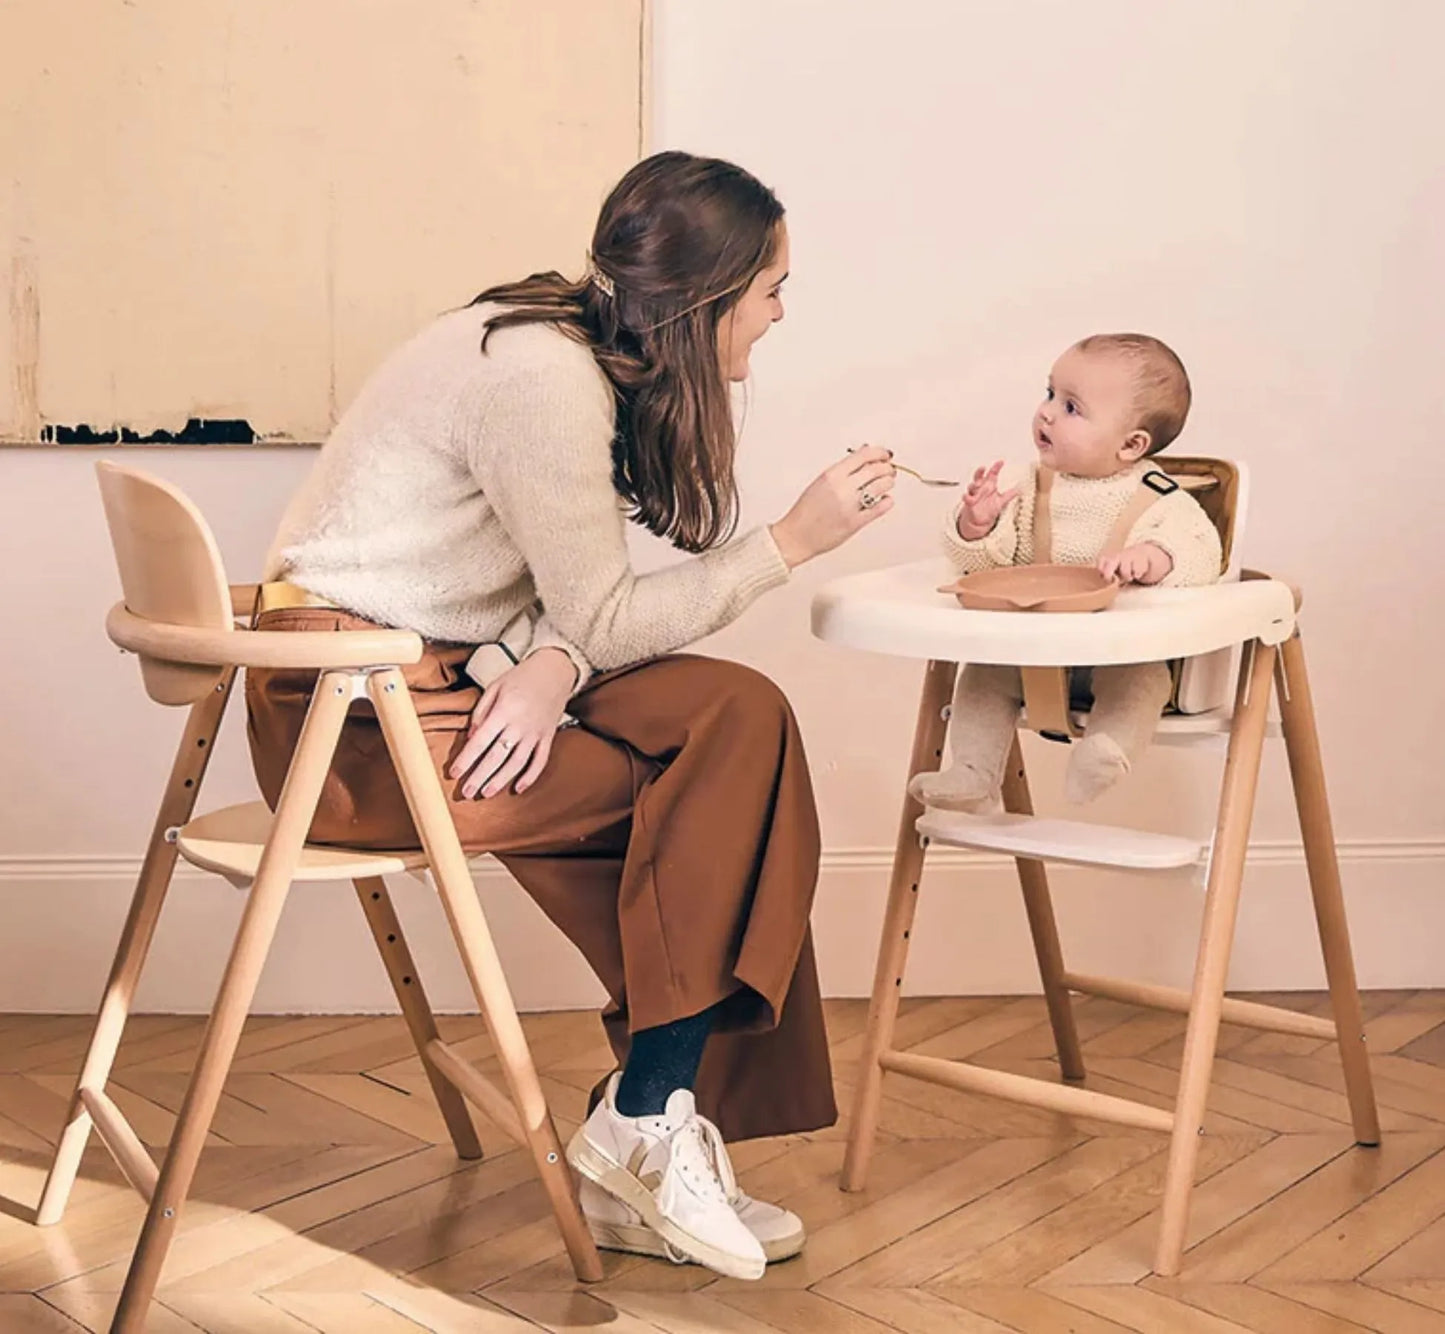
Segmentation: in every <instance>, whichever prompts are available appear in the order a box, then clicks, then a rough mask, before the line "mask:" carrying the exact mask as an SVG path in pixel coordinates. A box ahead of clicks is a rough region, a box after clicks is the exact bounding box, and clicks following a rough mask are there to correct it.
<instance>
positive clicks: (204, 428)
mask: <svg viewBox="0 0 1445 1334" xmlns="http://www.w3.org/2000/svg"><path fill="white" fill-rule="evenodd" d="M40 438H41V440H42V441H44V442H45V443H46V444H47V445H254V444H255V443H256V440H257V436H256V432H255V430H254V429H253V428H252V426H251V423H250V422H248V421H247V420H246V419H245V418H244V417H232V418H225V417H215V418H209V419H208V418H203V417H191V418H190V419H189V420H188V421H187V422H186V424H185V425H184V426H183V427H182V428H181V429H180V430H179V431H151V432H149V433H148V434H146V435H141V434H140V432H139V431H133V430H131V428H130V427H129V426H122V427H119V428H116V427H114V426H112V427H111V428H110V429H109V430H105V431H97V430H96V429H95V428H94V427H93V426H89V425H87V424H86V423H85V422H81V423H80V424H79V425H77V426H60V425H57V424H53V423H52V424H49V425H47V426H45V427H43V428H42V429H41V432H40Z"/></svg>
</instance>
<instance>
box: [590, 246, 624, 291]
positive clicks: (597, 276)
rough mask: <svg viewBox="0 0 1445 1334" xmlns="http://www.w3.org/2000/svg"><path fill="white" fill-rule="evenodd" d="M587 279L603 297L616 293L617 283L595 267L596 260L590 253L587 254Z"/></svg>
mask: <svg viewBox="0 0 1445 1334" xmlns="http://www.w3.org/2000/svg"><path fill="white" fill-rule="evenodd" d="M587 281H588V282H589V283H591V284H592V286H593V287H595V288H596V289H597V290H598V291H599V292H601V293H602V295H603V296H605V297H609V298H611V297H615V296H616V295H617V284H616V283H614V282H613V281H612V279H611V278H609V277H608V276H607V275H606V274H605V273H603V272H602V270H601V269H600V268H598V267H597V261H596V260H595V259H593V258H592V256H591V255H588V256H587Z"/></svg>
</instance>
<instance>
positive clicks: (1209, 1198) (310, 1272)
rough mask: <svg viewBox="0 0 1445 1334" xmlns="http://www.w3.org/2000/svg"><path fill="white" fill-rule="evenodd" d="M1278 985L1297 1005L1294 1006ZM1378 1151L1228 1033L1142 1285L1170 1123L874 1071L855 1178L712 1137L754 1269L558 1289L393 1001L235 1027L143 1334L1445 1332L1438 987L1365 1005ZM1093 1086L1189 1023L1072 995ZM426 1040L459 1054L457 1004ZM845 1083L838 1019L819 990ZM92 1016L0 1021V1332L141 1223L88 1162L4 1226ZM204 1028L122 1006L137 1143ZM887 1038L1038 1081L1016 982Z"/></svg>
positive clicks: (1137, 1068)
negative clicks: (455, 1131) (774, 1220)
mask: <svg viewBox="0 0 1445 1334" xmlns="http://www.w3.org/2000/svg"><path fill="white" fill-rule="evenodd" d="M1270 999H1275V1000H1277V1001H1278V1002H1279V1003H1283V1004H1288V1005H1293V1006H1296V1007H1307V1008H1309V1009H1311V1010H1314V1011H1316V1012H1323V1011H1324V1006H1323V1003H1322V1001H1321V998H1320V997H1318V996H1311V995H1294V996H1286V997H1278V998H1270ZM1366 1004H1367V1012H1368V1015H1369V1031H1370V1042H1371V1050H1372V1052H1373V1054H1374V1068H1375V1075H1376V1081H1377V1089H1378V1093H1379V1097H1380V1102H1381V1112H1382V1118H1383V1122H1384V1127H1385V1132H1386V1133H1385V1140H1384V1144H1383V1146H1382V1147H1381V1148H1380V1149H1378V1150H1361V1149H1356V1148H1355V1147H1353V1145H1352V1140H1351V1135H1350V1131H1349V1118H1348V1113H1347V1110H1346V1105H1345V1100H1344V1097H1343V1096H1342V1094H1341V1082H1340V1078H1339V1073H1338V1067H1337V1065H1336V1063H1335V1061H1334V1059H1333V1056H1332V1053H1331V1050H1330V1048H1329V1047H1328V1046H1321V1044H1319V1043H1316V1042H1314V1041H1312V1040H1310V1039H1301V1038H1293V1037H1282V1036H1278V1035H1271V1034H1263V1035H1262V1034H1259V1033H1256V1032H1250V1031H1248V1030H1243V1029H1235V1028H1228V1027H1227V1028H1226V1029H1225V1030H1224V1031H1223V1034H1222V1038H1221V1045H1220V1054H1219V1060H1218V1063H1217V1066H1216V1071H1215V1086H1214V1090H1213V1094H1212V1097H1211V1103H1210V1106H1211V1116H1210V1119H1209V1122H1208V1124H1207V1131H1208V1134H1207V1136H1206V1139H1205V1141H1204V1144H1203V1150H1202V1154H1201V1160H1200V1173H1201V1182H1200V1185H1199V1187H1198V1188H1197V1190H1196V1192H1195V1196H1194V1208H1193V1214H1192V1233H1191V1238H1190V1250H1189V1252H1188V1254H1187V1256H1186V1259H1185V1269H1184V1271H1183V1273H1182V1274H1181V1276H1180V1277H1179V1278H1178V1279H1175V1280H1169V1281H1165V1280H1160V1279H1156V1278H1153V1277H1151V1276H1150V1274H1149V1270H1148V1259H1149V1255H1150V1251H1151V1244H1152V1239H1153V1231H1154V1225H1155V1214H1154V1212H1153V1211H1154V1209H1155V1206H1156V1204H1157V1198H1158V1193H1159V1189H1160V1185H1161V1181H1162V1177H1163V1170H1164V1151H1165V1147H1166V1142H1165V1140H1164V1139H1163V1137H1161V1136H1158V1135H1154V1134H1151V1133H1149V1132H1145V1131H1139V1132H1132V1131H1128V1130H1121V1129H1120V1128H1118V1127H1116V1126H1105V1125H1102V1124H1091V1123H1088V1122H1082V1121H1074V1120H1070V1119H1068V1118H1064V1117H1060V1116H1054V1115H1051V1114H1047V1113H1043V1112H1038V1111H1034V1110H1032V1109H1025V1108H1019V1107H1014V1106H1011V1105H1008V1104H1004V1103H999V1102H991V1101H987V1100H984V1099H981V1098H976V1097H971V1096H966V1095H963V1094H958V1093H953V1092H950V1091H947V1090H944V1089H939V1088H935V1087H932V1086H930V1085H925V1084H921V1083H916V1082H912V1081H908V1080H905V1079H902V1078H900V1077H897V1076H892V1077H890V1079H889V1082H888V1084H887V1085H886V1089H885V1091H886V1094H887V1096H886V1099H885V1105H884V1112H883V1120H882V1127H883V1134H882V1135H881V1137H880V1143H879V1149H878V1153H877V1155H876V1157H875V1160H874V1169H873V1174H872V1178H871V1181H870V1183H869V1188H868V1190H867V1191H866V1192H864V1193H862V1194H858V1195H844V1194H842V1193H841V1192H840V1191H839V1190H838V1188H837V1180H838V1171H839V1167H840V1164H841V1161H842V1153H843V1137H844V1134H845V1131H846V1126H840V1127H837V1128H835V1129H833V1130H830V1131H827V1132H824V1133H821V1134H816V1135H806V1136H800V1137H797V1138H795V1139H790V1140H784V1141H773V1142H767V1143H758V1144H748V1145H740V1146H737V1149H736V1152H735V1161H736V1163H737V1166H738V1168H739V1171H740V1174H741V1177H742V1180H743V1183H744V1185H745V1186H746V1187H747V1188H748V1189H749V1190H751V1191H752V1192H753V1193H754V1194H757V1195H760V1196H763V1197H765V1198H769V1199H779V1200H783V1201H785V1202H786V1203H788V1204H789V1205H790V1206H791V1207H793V1208H794V1209H796V1210H797V1211H798V1212H799V1213H800V1214H801V1215H802V1216H803V1218H804V1219H805V1221H806V1222H807V1223H808V1225H809V1228H810V1240H809V1244H808V1248H807V1250H806V1252H805V1253H804V1255H803V1256H802V1257H801V1258H800V1259H798V1260H795V1261H792V1262H789V1263H787V1264H783V1265H778V1266H775V1267H774V1268H773V1269H772V1270H770V1271H769V1273H768V1275H767V1277H766V1278H765V1279H764V1280H763V1281H762V1282H761V1283H755V1284H745V1283H738V1282H734V1281H730V1280H725V1279H718V1278H716V1277H714V1276H713V1275H711V1274H709V1273H708V1272H707V1271H706V1270H702V1269H698V1268H695V1267H691V1266H688V1267H675V1266H672V1265H669V1264H665V1263H662V1262H658V1261H648V1260H641V1259H636V1258H631V1257H624V1256H609V1257H607V1261H606V1262H607V1279H606V1281H605V1282H604V1283H602V1284H600V1285H598V1286H594V1287H592V1288H589V1289H587V1290H586V1291H583V1290H581V1289H579V1288H578V1287H577V1286H576V1285H575V1284H574V1283H573V1282H572V1278H571V1273H570V1270H569V1269H568V1267H567V1264H566V1261H565V1257H564V1256H563V1255H562V1252H561V1248H560V1245H559V1243H558V1241H557V1238H556V1235H555V1233H554V1231H553V1228H552V1224H551V1221H550V1218H549V1216H548V1214H547V1211H546V1206H545V1203H544V1201H543V1197H542V1193H541V1190H540V1189H539V1187H538V1186H537V1185H536V1183H535V1181H534V1180H533V1177H532V1173H531V1170H530V1166H529V1163H528V1161H527V1160H526V1159H525V1158H524V1156H523V1155H522V1154H521V1153H520V1152H518V1151H517V1150H515V1149H513V1148H512V1147H511V1145H510V1143H509V1142H508V1141H507V1140H505V1139H504V1138H503V1137H502V1136H501V1134H500V1133H499V1132H497V1131H496V1130H495V1129H494V1128H493V1127H491V1126H490V1125H489V1124H488V1123H487V1122H486V1121H485V1120H484V1119H482V1118H481V1117H480V1115H478V1116H477V1124H478V1126H479V1129H480V1131H481V1136H482V1140H483V1143H484V1145H485V1147H486V1150H487V1157H486V1158H485V1159H483V1160H482V1161H481V1162H479V1163H472V1164H463V1163H460V1162H458V1161H457V1159H456V1157H455V1156H454V1154H453V1152H452V1149H451V1146H450V1144H449V1142H448V1141H447V1137H446V1132H445V1129H444V1127H443V1125H442V1122H441V1119H440V1117H439V1116H438V1114H437V1112H436V1111H435V1108H434V1106H433V1104H432V1102H431V1099H430V1095H429V1092H428V1089H427V1087H426V1084H425V1080H424V1078H423V1076H422V1074H421V1070H420V1067H419V1064H418V1062H417V1059H416V1057H415V1055H414V1054H412V1052H411V1049H410V1047H409V1045H408V1039H407V1035H406V1032H405V1030H404V1029H403V1027H402V1024H401V1021H400V1020H399V1019H387V1018H361V1017H354V1016H353V1017H332V1018H258V1019H255V1020H253V1021H252V1022H251V1023H250V1024H249V1025H248V1026H247V1029H246V1033H245V1036H244V1038H243V1040H242V1044H241V1051H240V1055H239V1058H238V1060H237V1063H236V1068H235V1071H234V1074H233V1076H232V1078H231V1080H230V1082H229V1083H228V1085H227V1093H226V1096H225V1098H224V1100H223V1102H222V1105H221V1108H220V1112H219V1114H218V1116H217V1118H216V1122H215V1125H214V1129H213V1134H212V1137H211V1144H210V1147H209V1149H208V1151H207V1153H206V1155H205V1156H204V1157H203V1159H202V1164H201V1171H200V1174H199V1177H198V1180H197V1185H196V1190H195V1192H194V1194H193V1197H192V1199H191V1202H190V1204H189V1206H188V1208H187V1210H186V1212H185V1215H184V1217H183V1221H182V1228H181V1231H180V1234H179V1235H178V1238H177V1241H176V1244H175V1246H174V1248H173V1250H172V1252H171V1256H170V1261H169V1264H168V1265H167V1269H166V1274H165V1279H164V1282H163V1284H162V1287H161V1289H160V1300H159V1303H158V1304H157V1306H156V1307H155V1311H154V1315H153V1318H152V1322H151V1327H152V1328H153V1329H154V1330H155V1331H156V1334H176V1332H178V1331H187V1332H188V1334H194V1331H196V1330H205V1331H209V1334H306V1332H307V1331H312V1332H314V1331H326V1332H328V1334H329V1332H330V1331H338V1332H339V1334H373V1332H375V1334H393V1332H394V1334H402V1332H403V1331H406V1332H408V1334H416V1331H418V1330H435V1331H439V1332H443V1331H444V1332H445V1334H453V1332H456V1334H461V1332H462V1331H485V1332H486V1334H492V1332H493V1331H496V1332H498V1334H501V1332H503V1331H506V1332H508V1334H511V1332H516V1334H521V1332H522V1331H528V1330H531V1331H535V1330H537V1329H538V1328H541V1329H547V1330H554V1331H559V1332H560V1331H567V1332H569V1334H570V1332H571V1331H582V1330H593V1329H596V1330H598V1331H602V1330H605V1331H607V1334H658V1331H674V1332H675V1334H704V1332H705V1331H720V1332H723V1334H777V1332H778V1331H784V1332H792V1331H799V1332H803V1331H806V1332H808V1334H813V1332H815V1331H816V1332H818V1334H835V1332H836V1334H894V1332H896V1331H908V1332H909V1334H915V1332H916V1334H985V1332H987V1334H999V1332H1001V1331H1008V1330H1014V1331H1028V1332H1030V1334H1032V1332H1035V1331H1037V1332H1038V1334H1045V1332H1052V1331H1058V1332H1060V1334H1062V1332H1064V1331H1069V1332H1071V1334H1113V1332H1115V1331H1128V1330H1133V1331H1139V1332H1140V1334H1175V1332H1176V1331H1177V1332H1178V1334H1231V1332H1233V1331H1240V1330H1251V1331H1259V1332H1260V1334H1346V1332H1353V1331H1360V1330H1371V1331H1379V1332H1381V1334H1417V1332H1419V1334H1427V1332H1428V1331H1445V993H1441V992H1389V993H1385V992H1376V993H1372V994H1370V995H1368V996H1367V997H1366ZM1078 1015H1079V1024H1080V1030H1081V1034H1082V1035H1083V1036H1084V1038H1085V1040H1086V1041H1085V1053H1086V1056H1087V1058H1088V1060H1089V1066H1090V1084H1091V1086H1093V1087H1096V1088H1100V1089H1103V1090H1105V1091H1117V1092H1121V1093H1125V1094H1127V1095H1129V1096H1133V1097H1140V1098H1144V1099H1150V1100H1155V1101H1157V1102H1158V1103H1159V1104H1160V1105H1161V1106H1162V1105H1166V1104H1167V1102H1168V1101H1169V1098H1170V1093H1171V1089H1172V1085H1173V1080H1174V1074H1175V1071H1176V1070H1177V1065H1178V1060H1179V1054H1180V1048H1181V1035H1182V1020H1181V1019H1180V1018H1178V1017H1176V1016H1170V1015H1158V1014H1142V1013H1140V1012H1139V1011H1136V1010H1131V1009H1128V1008H1126V1007H1124V1006H1121V1005H1117V1004H1115V1003H1113V1002H1110V1001H1105V1000H1086V1001H1081V1002H1079V1003H1078ZM440 1022H441V1026H442V1029H443V1036H444V1037H445V1038H447V1039H448V1040H449V1041H456V1042H458V1043H460V1045H461V1050H462V1052H463V1054H465V1055H468V1056H471V1057H473V1058H475V1059H478V1060H479V1061H481V1063H482V1065H483V1068H484V1069H485V1068H486V1057H487V1050H488V1044H487V1039H486V1038H485V1036H484V1035H483V1034H482V1033H481V1032H480V1030H479V1025H478V1022H477V1021H476V1020H474V1019H468V1018H453V1019H442V1020H441V1021H440ZM526 1022H527V1029H528V1032H529V1034H530V1036H531V1040H532V1043H533V1050H534V1052H535V1054H536V1058H537V1062H538V1065H539V1067H540V1068H541V1069H542V1070H543V1072H544V1074H545V1084H546V1088H547V1092H548V1096H549V1097H550V1098H551V1100H552V1105H553V1108H554V1110H555V1111H556V1113H557V1115H558V1118H559V1121H560V1122H561V1123H562V1126H561V1128H562V1130H563V1133H564V1135H565V1134H569V1133H570V1132H571V1130H572V1128H573V1127H574V1126H575V1125H576V1124H577V1121H578V1119H579V1118H580V1117H581V1116H582V1114H583V1112H584V1109H585V1102H586V1096H587V1090H588V1089H589V1088H590V1087H591V1085H592V1083H593V1081H594V1080H595V1079H596V1078H597V1077H598V1075H599V1074H601V1073H602V1072H603V1071H604V1070H605V1069H606V1068H607V1065H608V1061H607V1055H606V1049H605V1046H604V1044H603V1043H602V1041H601V1035H600V1027H599V1025H598V1023H597V1020H596V1018H595V1017H594V1016H592V1015H584V1014H547V1015H537V1016H533V1017H530V1018H529V1019H528V1020H527V1021H526ZM829 1022H830V1029H831V1032H832V1037H833V1054H834V1059H835V1062H836V1072H837V1079H838V1084H839V1095H840V1102H841V1103H842V1104H843V1105H844V1106H845V1107H846V1105H847V1101H848V1099H849V1095H850V1094H851V1085H852V1080H853V1078H854V1072H855V1066H856V1062H857V1058H858V1052H859V1049H860V1046H861V1031H862V1027H863V1022H864V1006H863V1004H862V1003H861V1002H841V1003H834V1004H832V1005H830V1007H829ZM88 1028H89V1023H88V1021H87V1020H84V1019H76V1018H69V1017H35V1016H11V1017H7V1018H0V1330H3V1331H5V1334H28V1332H29V1331H35V1332H36V1334H47V1332H49V1331H56V1332H57V1334H59V1332H60V1331H69V1334H75V1332H76V1330H77V1329H81V1328H83V1329H89V1330H96V1331H100V1330H103V1329H104V1328H105V1325H106V1322H107V1321H108V1319H109V1316H110V1313H111V1310H112V1308H113V1306H114V1303H115V1300H116V1295H117V1292H118V1290H119V1286H120V1282H121V1279H122V1276H123V1274H124V1271H125V1265H126V1262H127V1260H128V1257H129V1254H130V1249H131V1246H132V1245H133V1243H134V1240H135V1236H136V1232H137V1229H138V1227H139V1225H140V1222H141V1217H142V1207H141V1203H140V1200H139V1197H137V1196H135V1195H134V1194H133V1192H131V1191H130V1190H129V1188H128V1187H126V1186H124V1185H123V1184H122V1182H121V1180H120V1177H119V1175H118V1174H117V1172H116V1170H115V1169H114V1167H113V1166H112V1165H111V1163H110V1161H109V1159H108V1158H107V1157H106V1155H105V1153H104V1151H103V1150H101V1149H99V1148H98V1147H96V1148H93V1149H92V1150H91V1153H90V1156H89V1157H88V1159H87V1163H86V1167H85V1170H84V1172H83V1175H82V1179H81V1181H80V1182H79V1183H78V1185H77V1187H76V1191H75V1195H74V1196H73V1198H72V1203H71V1207H70V1211H69V1212H68V1213H67V1215H66V1218H65V1221H64V1222H63V1224H61V1225H60V1226H59V1227H56V1228H50V1229H44V1230H40V1229H36V1228H34V1227H32V1226H31V1225H30V1223H29V1221H28V1220H29V1217H30V1212H31V1210H32V1208H33V1206H34V1203H35V1201H36V1199H37V1197H38V1194H39V1190H40V1185H41V1181H42V1179H43V1174H44V1168H45V1165H46V1163H47V1160H48V1156H49V1153H50V1151H51V1143H52V1141H53V1139H54V1137H55V1135H56V1133H57V1131H58V1129H59V1126H60V1122H61V1118H62V1115H63V1111H64V1106H65V1097H66V1095H67V1094H68V1092H69V1090H70V1086H71V1081H72V1079H73V1077H74V1072H75V1070H76V1069H77V1067H78V1064H79V1060H80V1055H81V1053H82V1051H83V1049H84V1045H85V1042H86V1039H87V1036H88ZM199 1033H200V1021H198V1020H195V1019H187V1018H170V1017H159V1016H157V1017H149V1018H141V1019H138V1020H134V1021H133V1022H132V1025H131V1028H130V1030H129V1033H128V1037H127V1041H126V1043H125V1045H124V1047H123V1048H122V1052H121V1057H120V1060H119V1063H118V1068H117V1073H116V1079H115V1082H113V1084H112V1090H111V1091H112V1093H113V1095H114V1096H115V1098H116V1101H117V1102H118V1103H119V1104H120V1106H121V1108H122V1110H123V1111H124V1112H125V1113H126V1115H127V1116H128V1117H129V1118H130V1119H131V1121H132V1123H133V1124H134V1125H135V1126H136V1128H137V1130H138V1131H139V1133H140V1134H141V1136H142V1138H143V1139H144V1140H146V1141H147V1142H148V1143H149V1144H153V1145H160V1144H162V1143H163V1142H164V1141H165V1139H166V1137H167V1135H168V1133H169V1130H170V1126H171V1121H172V1117H173V1114H174V1111H175V1109H176V1108H177V1107H178V1106H179V1103H180V1099H181V1095H182V1091H183V1089H184V1086H185V1081H186V1077H187V1072H188V1070H189V1067H190V1062H191V1054H192V1052H193V1050H194V1047H195V1044H196V1042H197V1040H198V1037H199ZM898 1045H900V1046H905V1047H909V1048H912V1049H913V1050H916V1051H919V1052H923V1053H929V1054H934V1055H939V1056H951V1057H963V1056H967V1057H969V1058H971V1059H974V1060H979V1061H982V1062H984V1063H986V1064H992V1065H996V1066H998V1067H1000V1068H1005V1069H1010V1070H1019V1071H1027V1072H1032V1073H1037V1072H1040V1071H1046V1070H1047V1069H1048V1068H1049V1065H1050V1062H1051V1048H1050V1039H1049V1031H1048V1026H1047V1023H1046V1022H1045V1018H1044V1011H1043V1005H1042V1002H1041V1001H1040V1000H1038V999H1036V998H1032V997H1030V998H1014V999H1009V998H969V999H948V1000H916V1001H912V1002H905V1005H904V1010H903V1015H902V1018H901V1021H900V1028H899V1041H898Z"/></svg>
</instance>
